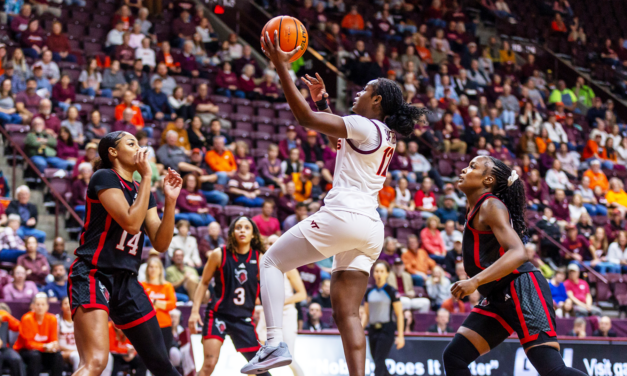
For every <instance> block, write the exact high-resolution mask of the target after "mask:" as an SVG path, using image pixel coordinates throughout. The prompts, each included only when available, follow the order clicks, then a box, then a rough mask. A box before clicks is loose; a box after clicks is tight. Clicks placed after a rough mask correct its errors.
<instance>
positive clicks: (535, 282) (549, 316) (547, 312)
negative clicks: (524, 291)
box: [529, 273, 557, 337]
mask: <svg viewBox="0 0 627 376" xmlns="http://www.w3.org/2000/svg"><path fill="white" fill-rule="evenodd" d="M529 276H531V280H532V281H533V285H534V286H535V288H536V292H537V293H538V298H540V302H542V308H544V313H545V314H546V320H547V321H548V322H549V327H550V328H551V330H550V331H548V332H546V334H548V335H549V336H551V337H555V336H557V333H555V328H554V327H553V322H552V321H551V315H550V314H549V308H548V307H547V306H546V301H545V300H544V295H543V294H542V290H540V286H539V285H538V280H537V279H536V276H535V275H534V273H529Z"/></svg>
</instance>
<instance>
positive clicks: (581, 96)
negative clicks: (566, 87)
mask: <svg viewBox="0 0 627 376" xmlns="http://www.w3.org/2000/svg"><path fill="white" fill-rule="evenodd" d="M572 92H573V94H575V96H577V98H578V100H577V102H578V103H579V105H580V106H583V108H582V110H584V109H585V110H587V109H588V108H590V107H592V103H593V101H594V99H595V95H594V91H593V90H592V88H590V86H588V85H586V80H585V79H584V78H583V77H582V76H579V77H577V82H576V83H575V87H573V89H572Z"/></svg>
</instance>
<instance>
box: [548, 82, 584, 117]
mask: <svg viewBox="0 0 627 376" xmlns="http://www.w3.org/2000/svg"><path fill="white" fill-rule="evenodd" d="M557 102H561V103H563V104H564V107H565V108H566V109H567V110H568V111H571V112H578V110H577V96H576V95H575V94H574V93H573V92H572V91H571V90H570V89H568V88H567V87H566V83H565V82H564V80H559V81H558V82H557V87H556V88H555V89H554V90H553V91H552V92H551V95H550V96H549V104H556V103H557Z"/></svg>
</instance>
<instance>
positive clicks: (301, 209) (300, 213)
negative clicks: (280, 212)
mask: <svg viewBox="0 0 627 376" xmlns="http://www.w3.org/2000/svg"><path fill="white" fill-rule="evenodd" d="M290 183H292V184H293V182H288V183H287V184H288V186H287V192H290ZM292 195H293V193H292ZM295 201H296V200H295ZM307 217H309V213H308V212H307V204H305V203H304V202H297V203H296V208H295V209H294V214H292V215H289V216H287V217H286V218H285V220H284V221H283V231H284V232H287V231H288V230H289V229H291V228H292V227H294V226H296V225H297V224H298V223H299V222H300V221H302V220H304V219H305V218H307Z"/></svg>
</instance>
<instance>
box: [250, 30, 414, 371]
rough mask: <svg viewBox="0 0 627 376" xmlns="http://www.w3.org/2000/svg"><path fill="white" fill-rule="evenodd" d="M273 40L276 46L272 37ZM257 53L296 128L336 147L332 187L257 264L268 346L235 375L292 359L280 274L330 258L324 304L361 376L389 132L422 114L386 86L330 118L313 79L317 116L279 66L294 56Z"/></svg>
mask: <svg viewBox="0 0 627 376" xmlns="http://www.w3.org/2000/svg"><path fill="white" fill-rule="evenodd" d="M274 41H278V37H277V35H275V36H274ZM262 46H263V50H264V51H265V53H266V55H267V56H268V58H270V59H271V60H272V62H273V63H274V66H275V67H276V71H277V74H278V75H279V78H280V79H281V84H282V87H283V91H284V92H285V98H286V99H287V102H288V104H289V106H290V108H291V110H292V112H293V113H294V116H295V117H296V119H297V121H298V123H299V124H300V125H302V126H304V127H307V128H311V129H313V130H316V131H319V132H322V133H324V134H326V135H327V136H329V138H331V139H332V141H331V142H337V145H338V148H337V149H338V150H337V159H336V162H335V174H334V177H333V188H332V189H331V191H330V192H329V193H328V195H327V196H326V198H325V199H324V203H325V206H324V207H322V209H320V211H318V212H317V213H316V214H314V215H312V216H310V217H309V218H307V219H305V220H303V221H301V222H300V223H299V224H298V225H297V226H295V227H293V228H292V229H291V230H290V231H288V232H287V233H286V234H284V235H283V236H281V238H279V240H278V241H277V242H276V243H274V245H272V247H270V249H269V250H268V252H267V253H266V255H265V256H264V258H263V260H262V265H261V301H262V303H263V309H264V314H265V318H266V325H267V328H268V341H267V343H266V345H265V346H264V347H263V348H262V349H261V350H260V351H259V352H258V353H257V356H256V357H255V358H254V359H253V360H252V361H251V362H250V363H248V365H247V366H245V367H244V368H242V373H248V374H250V373H260V372H263V371H264V370H267V369H270V368H275V367H279V366H283V365H287V364H290V363H291V361H292V357H291V354H290V353H289V350H288V349H287V345H286V344H285V343H284V342H283V336H282V330H281V329H282V318H283V304H284V302H285V289H284V288H283V283H284V282H283V273H284V272H287V271H289V270H292V269H295V268H297V267H299V266H302V265H305V264H309V263H312V262H316V261H320V260H323V259H326V258H328V257H331V256H335V257H334V261H333V274H332V276H331V304H332V306H333V317H334V319H335V322H336V323H337V326H338V329H339V330H340V335H341V337H342V344H343V346H344V353H345V355H346V362H347V365H348V372H349V374H350V375H353V376H363V375H364V373H365V369H364V368H365V363H366V338H365V336H364V330H363V328H362V326H361V322H360V319H359V305H360V304H361V301H362V299H363V297H364V294H365V292H366V287H367V285H368V275H369V273H370V269H371V267H372V264H373V263H374V262H375V261H376V260H377V258H378V257H379V253H380V252H381V249H382V248H383V237H384V234H383V223H382V222H381V219H380V217H379V214H378V213H377V210H376V209H377V206H378V204H377V195H378V193H379V191H380V190H381V188H383V182H384V181H385V176H386V173H387V169H388V165H389V162H390V159H391V158H392V155H393V154H394V149H395V148H396V133H399V134H400V135H401V136H402V137H407V136H409V135H410V134H411V133H412V132H413V130H414V125H415V124H416V123H418V122H422V123H424V122H426V116H425V113H426V110H424V109H419V108H417V107H413V106H410V105H408V104H407V103H405V101H404V100H403V94H402V92H401V89H400V87H399V86H398V84H396V83H395V82H393V81H390V80H387V79H378V80H373V81H371V82H369V83H368V84H367V85H366V87H365V88H364V89H363V90H362V91H361V92H359V93H358V94H357V98H355V102H354V103H353V112H354V113H355V115H352V116H345V117H341V116H336V115H333V114H332V113H330V111H329V109H328V104H327V102H326V96H327V94H326V92H325V90H324V84H323V83H322V80H321V79H320V77H319V76H316V78H313V77H307V78H306V79H304V80H303V81H304V82H305V84H307V85H308V86H309V89H310V91H311V92H312V98H313V99H314V101H316V105H317V107H318V109H319V111H318V112H314V111H312V110H311V109H310V108H309V105H308V104H307V102H306V101H305V99H304V98H303V97H302V96H301V95H300V92H299V91H298V89H297V88H296V85H295V84H294V82H293V81H292V79H291V78H290V76H289V73H288V70H287V66H286V63H287V62H288V61H289V59H290V57H291V55H293V54H295V53H297V52H298V49H296V50H294V51H292V52H289V53H286V52H283V51H281V49H280V47H279V46H278V44H274V43H272V42H271V39H270V35H267V34H266V35H265V36H263V38H262Z"/></svg>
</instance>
